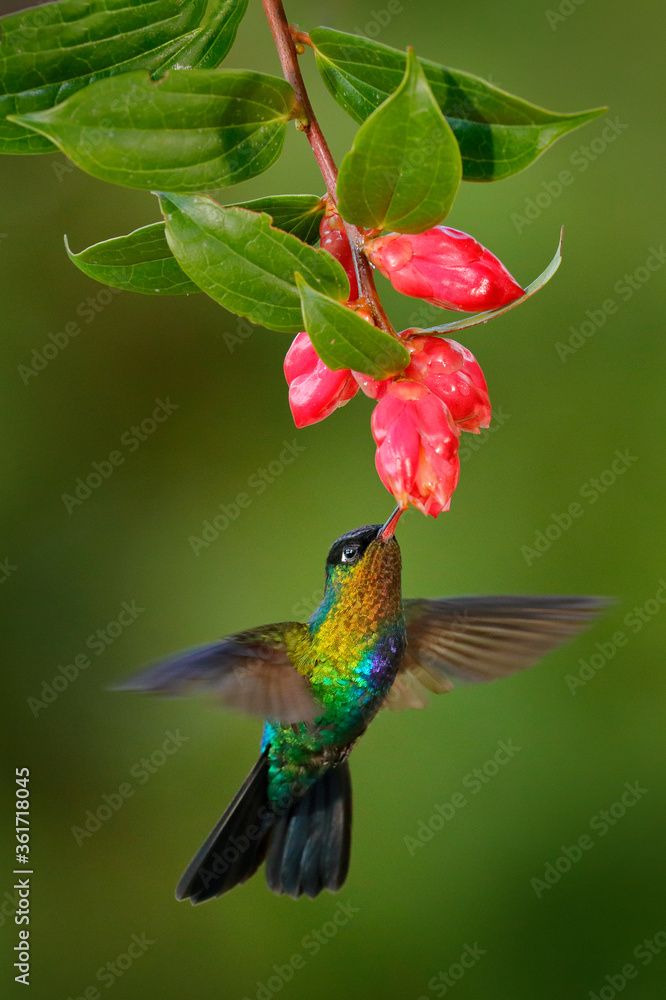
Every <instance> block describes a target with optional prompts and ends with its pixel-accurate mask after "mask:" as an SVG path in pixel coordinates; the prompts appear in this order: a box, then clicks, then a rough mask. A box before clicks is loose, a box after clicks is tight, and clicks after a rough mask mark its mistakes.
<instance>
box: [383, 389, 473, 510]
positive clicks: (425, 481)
mask: <svg viewBox="0 0 666 1000" xmlns="http://www.w3.org/2000/svg"><path fill="white" fill-rule="evenodd" d="M372 434H373V437H374V439H375V442H376V444H377V454H376V457H375V464H376V466H377V472H378V473H379V478H380V479H381V481H382V482H383V484H384V486H385V487H386V489H387V490H389V492H390V493H392V494H393V496H394V497H395V498H396V500H397V502H398V503H399V504H400V506H401V507H407V506H408V505H409V504H410V503H411V504H412V505H413V506H414V507H417V508H418V509H419V510H420V511H422V512H423V513H424V514H430V515H431V516H432V517H437V515H438V514H439V513H441V511H443V510H448V509H449V505H450V503H451V495H452V494H453V491H454V490H455V488H456V485H457V483H458V474H459V471H460V462H459V460H458V439H459V435H460V432H459V431H458V428H457V427H456V425H455V424H454V422H453V420H452V419H451V415H450V413H449V411H448V409H447V407H446V405H445V404H444V403H443V402H442V401H441V399H439V398H438V397H437V396H435V395H434V394H433V393H431V392H430V391H429V390H428V389H427V388H426V386H425V385H423V384H421V383H418V382H411V381H405V380H400V381H397V382H395V381H390V382H389V385H388V386H387V389H386V392H385V394H384V395H383V396H382V398H381V399H380V400H379V402H378V403H377V406H376V407H375V410H374V413H373V414H372Z"/></svg>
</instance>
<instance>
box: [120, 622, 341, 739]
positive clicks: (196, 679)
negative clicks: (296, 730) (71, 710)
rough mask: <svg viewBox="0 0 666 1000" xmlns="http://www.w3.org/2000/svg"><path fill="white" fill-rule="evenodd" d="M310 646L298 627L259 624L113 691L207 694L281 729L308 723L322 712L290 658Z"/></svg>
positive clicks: (161, 665) (301, 626) (181, 656)
mask: <svg viewBox="0 0 666 1000" xmlns="http://www.w3.org/2000/svg"><path fill="white" fill-rule="evenodd" d="M309 641H310V640H309V631H308V627H307V625H304V624H303V623H302V622H282V623H281V624H278V625H264V626H263V627H261V628H254V629H248V631H246V632H238V633H236V634H235V635H230V636H227V637H226V638H225V639H220V640H219V641H218V642H210V643H207V644H206V645H204V646H196V647H195V648H194V649H186V650H183V652H181V653H176V654H175V655H173V656H170V657H168V658H167V659H165V660H162V661H160V662H159V663H156V664H154V665H153V666H152V667H149V668H148V669H147V670H143V671H141V673H138V674H135V675H134V676H133V677H129V678H128V679H127V680H126V681H122V682H121V683H120V684H118V685H116V686H115V689H116V690H122V691H147V692H151V693H153V694H162V695H170V696H172V697H179V696H183V695H190V694H199V693H205V692H208V693H211V694H214V695H216V696H217V697H218V698H219V699H220V700H221V701H222V702H223V703H224V704H225V705H228V706H230V707H231V708H237V709H240V710H241V711H244V712H249V713H250V714H252V715H260V716H262V717H264V718H266V717H268V718H272V719H278V720H279V721H280V722H282V723H285V724H290V723H297V722H311V721H312V720H314V718H315V717H316V716H318V715H321V714H322V711H323V709H322V707H321V705H319V704H318V703H317V702H316V701H315V700H314V698H313V697H312V695H311V693H310V685H309V683H308V681H307V679H306V678H305V677H304V676H303V674H300V673H299V672H298V670H297V669H296V667H295V666H294V663H293V661H292V659H291V657H290V653H293V652H294V650H296V649H298V647H299V646H300V648H301V650H302V649H303V646H304V644H307V643H308V642H309Z"/></svg>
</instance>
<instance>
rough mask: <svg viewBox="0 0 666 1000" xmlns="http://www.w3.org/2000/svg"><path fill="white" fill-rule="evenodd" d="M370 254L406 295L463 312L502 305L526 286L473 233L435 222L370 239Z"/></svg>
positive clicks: (367, 252)
mask: <svg viewBox="0 0 666 1000" xmlns="http://www.w3.org/2000/svg"><path fill="white" fill-rule="evenodd" d="M364 252H365V253H366V255H367V257H368V259H369V260H370V262H371V263H372V264H374V265H375V267H378V268H379V270H380V271H381V272H382V274H383V275H384V276H385V277H386V278H388V279H389V281H390V282H391V284H392V285H393V287H394V288H396V289H397V290H398V291H399V292H402V293H403V295H413V296H416V297H417V298H420V299H425V300H426V302H429V303H431V305H435V306H441V307H442V308H443V309H455V310H457V311H459V312H477V311H482V310H483V311H485V310H486V309H499V308H500V307H501V306H505V305H508V304H509V302H513V301H514V299H517V298H520V296H521V295H523V294H524V290H523V289H522V288H521V287H520V285H519V284H518V282H517V281H515V279H514V278H512V277H511V275H510V274H509V272H508V271H507V269H506V268H505V267H504V264H502V263H501V262H500V261H499V260H498V259H497V257H495V255H494V254H492V253H491V252H490V250H486V248H485V247H484V246H482V245H481V244H480V243H478V242H477V240H475V239H474V238H473V237H472V236H468V235H467V233H461V232H460V231H459V230H458V229H449V228H448V227H447V226H435V228H434V229H429V230H428V231H427V232H425V233H419V234H417V235H414V236H410V235H402V234H400V233H392V234H391V235H389V236H380V237H378V238H377V239H374V240H368V241H367V242H366V244H365V248H364Z"/></svg>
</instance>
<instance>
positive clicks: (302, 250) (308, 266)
mask: <svg viewBox="0 0 666 1000" xmlns="http://www.w3.org/2000/svg"><path fill="white" fill-rule="evenodd" d="M160 197H161V206H162V211H163V212H164V216H165V219H166V235H167V240H168V241H169V246H170V247H171V250H172V252H173V255H174V256H175V258H176V260H177V261H178V263H179V264H180V266H181V267H182V269H183V271H185V273H186V274H187V275H188V276H189V277H190V278H191V279H192V281H194V282H196V284H197V285H198V286H199V288H201V289H203V291H204V292H206V293H207V294H208V295H210V297H211V298H213V299H215V301H216V302H219V303H220V305H223V306H224V308H225V309H228V310H229V311H230V312H233V313H236V314H237V315H238V316H246V317H247V318H248V319H249V320H251V322H253V323H260V324H261V325H262V326H267V327H268V328H269V329H271V330H280V331H283V332H285V333H298V332H299V331H300V330H302V329H303V316H302V314H301V301H300V297H299V294H298V290H297V288H296V279H295V278H294V274H295V272H296V271H300V272H301V274H303V275H304V276H305V277H306V278H307V280H308V282H310V283H311V284H312V285H313V286H314V287H315V288H317V289H318V290H319V291H321V292H322V293H324V294H325V295H330V296H332V297H333V298H335V299H341V300H343V299H346V298H347V296H348V295H349V282H348V280H347V275H346V274H345V272H344V269H343V268H342V267H341V265H340V264H338V262H337V260H335V258H334V257H332V256H331V254H329V253H328V252H327V251H326V250H314V249H313V248H312V247H311V246H308V245H307V244H306V243H302V242H301V241H300V240H299V239H298V238H297V237H296V236H292V235H291V234H290V233H285V232H282V231H281V230H280V229H275V228H273V226H271V219H270V216H268V215H266V214H265V213H258V212H251V211H248V209H246V208H235V207H233V206H232V207H226V208H225V207H223V206H222V205H218V204H217V202H215V201H213V199H212V198H207V197H204V196H202V195H194V196H191V197H188V196H186V195H175V194H164V195H161V196H160Z"/></svg>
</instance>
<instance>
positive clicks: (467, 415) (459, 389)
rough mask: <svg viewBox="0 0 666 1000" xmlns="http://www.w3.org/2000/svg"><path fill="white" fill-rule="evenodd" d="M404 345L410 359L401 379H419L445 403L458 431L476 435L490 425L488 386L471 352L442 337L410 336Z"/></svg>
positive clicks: (418, 380)
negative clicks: (470, 432)
mask: <svg viewBox="0 0 666 1000" xmlns="http://www.w3.org/2000/svg"><path fill="white" fill-rule="evenodd" d="M406 346H407V349H408V351H409V352H410V354H411V356H412V360H411V362H410V364H409V365H408V367H407V368H406V369H405V371H404V373H403V374H404V377H405V378H411V379H414V380H415V381H417V382H423V384H424V385H425V386H427V387H428V389H430V391H431V392H433V393H434V394H435V395H436V396H438V397H439V398H440V399H441V400H442V402H444V403H446V405H447V406H448V408H449V410H450V412H451V416H452V417H453V419H454V420H455V422H456V424H457V425H458V427H460V428H461V430H465V431H472V432H473V433H475V434H478V433H479V428H481V427H488V426H489V425H490V416H491V406H490V397H489V396H488V386H487V385H486V380H485V378H484V377H483V372H482V371H481V367H480V365H479V363H478V362H477V360H476V358H475V357H474V355H473V354H472V352H471V351H468V350H467V348H466V347H463V346H462V344H458V343H457V342H456V341H455V340H447V339H446V338H445V337H412V338H411V339H410V340H409V341H408V342H407V344H406Z"/></svg>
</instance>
